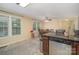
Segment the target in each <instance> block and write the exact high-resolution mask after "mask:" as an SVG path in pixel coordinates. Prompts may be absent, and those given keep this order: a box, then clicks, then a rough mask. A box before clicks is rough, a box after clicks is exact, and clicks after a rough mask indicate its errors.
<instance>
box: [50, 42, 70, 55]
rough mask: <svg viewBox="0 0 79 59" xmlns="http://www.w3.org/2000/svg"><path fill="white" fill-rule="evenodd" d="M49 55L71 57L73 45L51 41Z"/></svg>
mask: <svg viewBox="0 0 79 59" xmlns="http://www.w3.org/2000/svg"><path fill="white" fill-rule="evenodd" d="M49 54H50V55H71V54H72V47H71V45H67V44H63V43H59V42H55V41H50V43H49Z"/></svg>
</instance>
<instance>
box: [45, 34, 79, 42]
mask: <svg viewBox="0 0 79 59" xmlns="http://www.w3.org/2000/svg"><path fill="white" fill-rule="evenodd" d="M43 36H47V37H54V38H60V39H65V40H71V41H76V42H79V37H75V36H60V35H56V34H55V33H46V34H43Z"/></svg>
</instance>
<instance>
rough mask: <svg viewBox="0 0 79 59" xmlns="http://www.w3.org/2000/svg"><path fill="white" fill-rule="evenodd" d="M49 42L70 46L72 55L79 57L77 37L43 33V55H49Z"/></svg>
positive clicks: (78, 40) (78, 39)
mask: <svg viewBox="0 0 79 59" xmlns="http://www.w3.org/2000/svg"><path fill="white" fill-rule="evenodd" d="M49 41H55V42H59V43H63V44H67V45H70V46H71V50H72V53H71V54H72V55H79V37H75V36H60V35H56V34H54V33H45V34H43V35H42V44H43V45H42V52H43V54H44V55H49V50H50V49H49Z"/></svg>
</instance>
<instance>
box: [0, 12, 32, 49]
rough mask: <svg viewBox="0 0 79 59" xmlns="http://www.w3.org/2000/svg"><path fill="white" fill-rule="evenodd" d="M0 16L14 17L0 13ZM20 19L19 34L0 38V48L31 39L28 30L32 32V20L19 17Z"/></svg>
mask: <svg viewBox="0 0 79 59" xmlns="http://www.w3.org/2000/svg"><path fill="white" fill-rule="evenodd" d="M0 15H6V16H8V15H9V16H16V15H13V14H9V13H4V12H0ZM17 17H18V16H17ZM20 19H21V34H20V35H14V36H7V37H0V47H1V46H5V45H9V44H12V43H16V42H19V41H23V40H28V39H30V38H31V36H30V30H32V24H33V22H32V18H31V17H22V16H21V17H20Z"/></svg>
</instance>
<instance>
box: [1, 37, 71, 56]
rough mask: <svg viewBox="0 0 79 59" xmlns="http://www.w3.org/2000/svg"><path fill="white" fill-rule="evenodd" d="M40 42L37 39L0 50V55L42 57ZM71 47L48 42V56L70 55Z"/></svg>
mask: <svg viewBox="0 0 79 59" xmlns="http://www.w3.org/2000/svg"><path fill="white" fill-rule="evenodd" d="M41 46H42V45H41V42H40V40H39V39H38V38H35V39H29V40H25V41H22V42H20V43H16V44H12V45H9V46H7V47H4V48H0V55H43V54H42V53H41V52H40V50H41V49H40V48H41ZM70 54H71V46H70V45H66V44H61V43H58V42H54V41H50V55H70Z"/></svg>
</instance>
